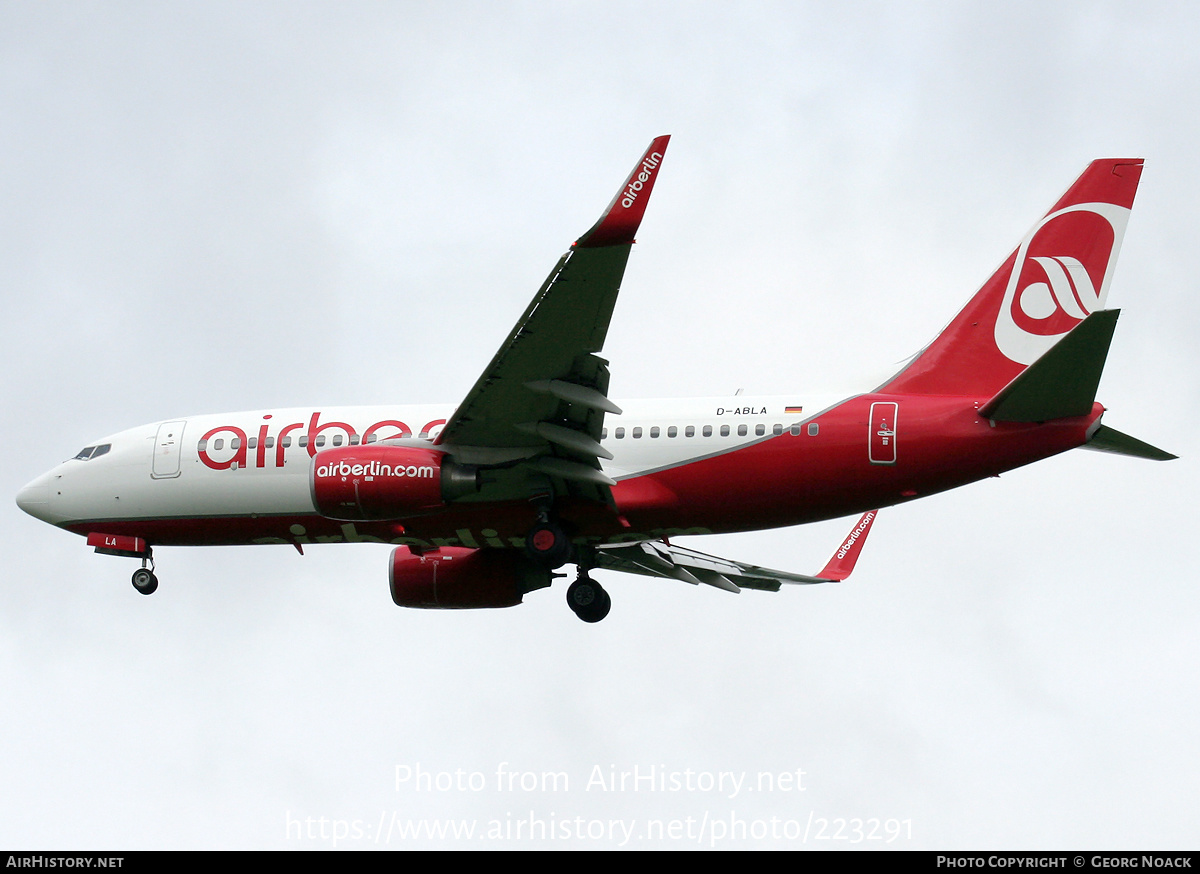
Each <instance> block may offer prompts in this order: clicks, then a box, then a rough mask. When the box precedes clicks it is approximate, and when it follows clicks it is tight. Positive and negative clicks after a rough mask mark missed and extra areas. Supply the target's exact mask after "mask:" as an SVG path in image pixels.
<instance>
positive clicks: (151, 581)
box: [130, 548, 158, 595]
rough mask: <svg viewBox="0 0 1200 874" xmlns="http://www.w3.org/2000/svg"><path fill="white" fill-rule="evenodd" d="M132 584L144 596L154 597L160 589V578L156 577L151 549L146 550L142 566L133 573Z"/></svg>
mask: <svg viewBox="0 0 1200 874" xmlns="http://www.w3.org/2000/svg"><path fill="white" fill-rule="evenodd" d="M147 565H149V567H147ZM130 582H132V583H133V587H134V588H135V589H137V590H138V591H139V592H141V593H142V594H143V595H153V594H154V593H155V591H156V590H157V589H158V577H156V576H155V575H154V557H153V555H151V554H150V550H149V548H147V550H146V555H145V557H144V558H142V566H141V567H140V568H138V569H137V570H135V571H134V572H133V579H132V580H131V581H130Z"/></svg>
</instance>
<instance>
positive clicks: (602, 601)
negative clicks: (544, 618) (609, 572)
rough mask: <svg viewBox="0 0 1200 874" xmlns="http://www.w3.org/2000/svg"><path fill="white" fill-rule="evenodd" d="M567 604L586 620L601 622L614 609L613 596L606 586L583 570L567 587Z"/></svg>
mask: <svg viewBox="0 0 1200 874" xmlns="http://www.w3.org/2000/svg"><path fill="white" fill-rule="evenodd" d="M567 606H568V607H570V608H571V610H572V611H573V612H574V613H575V615H576V616H578V617H579V618H580V619H582V620H583V621H584V622H599V621H600V620H601V619H603V618H604V617H605V616H607V615H608V611H609V610H611V609H612V598H610V597H609V596H608V592H606V591H604V588H603V587H602V586H601V585H600V584H599V583H597V582H596V581H595V580H593V579H592V578H591V577H589V576H588V575H587V571H585V570H581V571H580V572H579V577H578V578H577V579H576V580H575V582H573V583H571V585H570V586H568V587H567Z"/></svg>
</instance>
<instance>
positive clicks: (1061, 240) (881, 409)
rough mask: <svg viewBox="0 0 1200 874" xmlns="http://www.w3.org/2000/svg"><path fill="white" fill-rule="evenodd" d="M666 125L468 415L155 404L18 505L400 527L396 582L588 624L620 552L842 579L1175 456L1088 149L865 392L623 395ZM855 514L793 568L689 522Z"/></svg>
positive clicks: (327, 527)
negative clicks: (1165, 445) (1126, 405)
mask: <svg viewBox="0 0 1200 874" xmlns="http://www.w3.org/2000/svg"><path fill="white" fill-rule="evenodd" d="M668 141H669V137H668V136H661V137H658V138H656V139H654V140H653V141H652V142H651V144H650V146H649V148H648V149H647V150H646V151H645V153H644V154H643V155H642V157H641V159H640V160H639V161H638V162H637V164H636V165H635V166H634V169H633V172H632V173H631V174H630V175H629V176H628V177H627V178H626V180H625V182H624V184H623V185H622V186H621V187H620V188H619V189H618V191H617V194H616V196H615V197H614V198H613V200H612V202H611V203H610V204H609V206H608V208H607V209H606V210H605V211H604V213H603V214H602V215H601V217H600V219H599V220H598V221H597V222H596V223H595V224H594V225H593V226H592V227H591V228H590V229H589V230H588V231H587V232H586V233H584V234H583V235H582V236H581V237H579V239H578V240H576V241H575V243H574V244H572V246H571V247H570V249H569V250H568V251H567V252H566V254H564V255H563V256H562V258H561V259H560V260H559V261H558V263H557V264H556V265H555V266H554V268H553V270H551V271H550V275H549V277H548V278H547V279H546V281H545V282H544V283H543V284H542V286H541V288H540V289H539V290H538V292H537V294H536V295H535V296H534V298H533V300H532V302H531V303H530V304H529V306H528V308H527V309H526V310H525V312H524V314H523V315H522V316H521V318H520V319H519V320H518V321H517V323H516V326H515V327H514V328H513V329H512V331H511V332H510V333H509V335H508V337H507V339H505V341H504V342H503V344H501V346H500V349H499V351H497V353H496V355H495V357H494V358H493V359H492V361H491V363H490V364H489V365H488V366H487V368H486V369H485V370H484V372H483V373H482V374H481V375H480V376H479V379H478V380H477V381H476V383H475V385H474V386H473V387H472V388H471V389H470V391H468V392H467V394H466V396H465V398H464V399H463V400H462V402H461V403H460V404H459V405H458V406H457V407H451V406H434V405H429V406H380V407H351V408H329V407H304V408H299V409H269V410H258V411H253V412H243V413H222V414H218V415H207V416H194V417H187V418H176V419H168V420H163V421H160V422H154V423H152V424H149V425H144V426H142V427H139V428H133V429H131V430H128V431H123V432H121V433H119V434H115V435H112V436H110V437H105V438H103V439H101V440H96V441H93V442H92V443H90V444H88V445H87V446H86V447H84V448H83V449H82V450H81V451H80V452H79V453H77V454H76V455H75V456H74V457H73V458H71V459H69V460H67V461H65V462H63V463H62V464H60V465H58V466H57V467H55V468H53V469H52V470H50V471H48V472H47V473H45V474H43V475H41V476H39V477H37V478H36V479H34V480H33V481H32V482H30V483H29V484H28V485H27V486H25V487H24V488H23V489H22V490H21V491H20V493H19V494H18V495H17V504H18V505H19V506H20V507H21V509H23V510H24V511H25V512H27V513H29V514H31V515H33V516H35V517H36V518H38V519H41V520H43V521H46V522H49V523H51V524H53V525H56V526H58V527H60V528H63V529H65V530H67V531H70V532H73V533H75V534H78V535H82V536H84V537H86V541H87V544H88V545H89V546H91V547H93V548H94V549H95V551H96V552H98V553H101V554H105V555H117V556H125V557H131V558H135V559H141V567H140V568H138V569H137V570H136V571H135V572H134V574H133V579H132V582H133V585H134V588H135V589H137V591H139V592H141V593H143V594H150V593H152V592H154V591H155V590H156V589H157V587H158V578H157V576H156V575H155V572H154V570H155V566H154V549H155V548H156V547H163V546H212V545H233V544H281V545H290V546H292V547H294V548H295V549H296V550H297V551H298V552H299V553H300V554H301V555H303V554H304V548H305V547H306V546H309V545H312V544H321V543H357V542H371V543H389V544H392V545H393V546H394V549H393V550H392V553H391V558H390V560H389V565H388V577H389V587H390V590H391V596H392V600H393V601H394V602H395V603H396V604H397V605H399V606H404V607H424V608H440V609H462V608H486V607H508V606H513V605H515V604H519V603H521V602H522V600H523V598H524V596H525V595H527V594H529V593H530V592H533V591H536V590H539V589H543V588H546V587H548V586H550V585H551V583H552V581H553V580H554V579H555V578H556V577H558V576H563V575H562V574H557V573H555V572H556V571H557V569H558V568H561V567H563V566H564V565H566V564H569V563H570V564H575V565H576V566H577V569H578V575H577V577H576V579H575V580H574V582H573V583H571V584H570V585H569V586H568V588H567V602H568V605H569V606H570V608H571V609H572V611H573V612H574V613H575V614H576V615H577V616H578V617H579V618H580V619H582V620H584V621H585V622H598V621H600V620H602V619H603V618H604V617H605V616H606V615H608V612H609V610H610V608H611V604H612V601H611V598H610V597H609V595H608V593H607V592H606V591H605V590H604V588H603V587H602V586H601V585H600V584H599V583H597V582H595V581H594V580H593V579H592V577H591V572H592V571H593V570H597V569H599V570H611V571H621V572H626V573H634V574H641V575H646V576H651V577H660V578H667V579H676V580H681V581H683V582H687V583H691V584H693V585H697V584H706V585H710V586H715V587H717V588H721V589H725V590H727V591H729V592H735V593H736V592H740V591H741V590H742V589H746V588H750V589H760V590H770V591H778V590H779V589H780V588H781V586H782V585H783V584H812V583H824V582H835V581H840V580H844V579H845V578H846V577H847V576H848V575H849V573H850V571H851V570H852V569H853V567H854V564H855V561H856V560H857V558H858V555H859V553H860V551H861V549H862V546H863V543H864V542H865V540H866V537H867V533H868V532H869V530H870V528H871V525H872V524H873V522H874V520H875V518H876V512H877V509H878V508H879V507H883V506H893V505H897V504H903V503H906V502H908V501H912V500H916V499H918V498H922V497H925V496H926V495H931V494H935V493H937V492H942V491H945V490H947V489H952V488H957V487H958V486H962V485H966V484H967V483H971V482H974V481H976V480H979V479H983V478H985V477H990V476H995V475H998V474H1000V473H1003V472H1004V471H1008V470H1011V469H1013V468H1016V467H1020V466H1022V465H1026V464H1030V463H1031V462H1034V461H1038V460H1040V459H1043V458H1047V457H1049V456H1052V455H1056V454H1058V453H1061V452H1065V451H1066V450H1068V449H1072V448H1076V447H1085V448H1089V449H1095V450H1102V451H1107V452H1114V453H1120V454H1124V455H1131V456H1136V457H1141V458H1148V459H1155V460H1167V459H1171V458H1174V457H1175V456H1174V455H1171V454H1170V453H1167V452H1164V451H1163V450H1161V449H1157V448H1156V447H1153V446H1151V445H1149V444H1147V443H1144V442H1142V441H1140V440H1137V439H1135V438H1133V437H1130V436H1128V435H1126V434H1123V433H1121V432H1119V431H1117V430H1115V429H1113V428H1111V427H1109V426H1108V425H1104V424H1101V419H1102V417H1103V415H1104V412H1105V408H1104V407H1103V406H1102V405H1101V404H1099V403H1097V402H1096V400H1095V398H1096V391H1097V387H1098V384H1099V381H1100V376H1101V372H1102V370H1103V367H1104V362H1105V359H1106V357H1107V354H1108V349H1109V344H1110V342H1111V340H1112V336H1113V330H1114V328H1115V325H1116V320H1117V315H1118V312H1119V311H1118V310H1109V309H1105V308H1104V306H1105V302H1106V299H1107V296H1108V291H1109V285H1110V283H1111V281H1112V277H1113V269H1114V266H1115V263H1116V260H1117V255H1118V252H1119V249H1120V245H1121V241H1122V239H1123V236H1124V232H1125V227H1126V223H1127V221H1128V217H1129V213H1130V210H1131V208H1132V206H1133V199H1134V195H1135V193H1136V190H1137V186H1138V182H1139V180H1140V177H1141V170H1142V161H1141V160H1140V159H1105V160H1097V161H1094V162H1092V163H1091V164H1090V165H1088V167H1087V168H1086V169H1085V170H1084V172H1083V174H1082V175H1081V176H1080V177H1079V178H1078V179H1077V180H1076V181H1075V183H1074V184H1073V185H1072V186H1071V187H1070V188H1069V189H1068V190H1067V191H1066V193H1065V194H1063V195H1062V197H1061V198H1059V200H1058V201H1057V202H1055V204H1054V205H1053V206H1052V207H1051V209H1050V210H1049V211H1048V212H1047V213H1046V214H1045V215H1044V216H1043V217H1042V218H1041V219H1040V220H1039V221H1038V222H1037V223H1036V224H1035V225H1034V226H1033V228H1032V229H1031V230H1030V231H1029V233H1028V234H1026V236H1025V237H1024V238H1023V239H1022V240H1021V241H1020V243H1019V244H1018V245H1017V247H1016V248H1015V249H1014V250H1013V251H1012V252H1011V253H1010V254H1009V256H1008V258H1007V259H1006V260H1005V261H1004V263H1003V264H1002V265H1001V266H1000V268H999V269H998V270H997V271H996V272H995V274H993V275H992V277H991V278H990V279H989V280H988V281H987V282H986V283H984V285H983V286H982V287H981V288H980V289H979V291H978V292H976V293H975V295H974V296H972V297H971V298H970V300H969V301H968V302H967V304H966V306H965V307H964V308H963V309H962V310H961V311H960V312H959V313H958V314H957V315H956V316H955V317H954V318H953V319H952V320H951V321H950V322H949V324H948V325H947V326H946V327H945V329H944V330H942V332H941V333H939V334H938V335H937V337H936V338H935V339H934V340H933V341H932V342H931V343H930V344H929V345H928V346H926V347H925V348H924V349H922V350H921V351H919V352H918V353H917V354H916V355H914V356H913V357H912V358H911V359H910V360H909V361H907V362H906V363H905V364H904V365H903V366H902V367H901V368H900V370H899V371H898V372H897V373H896V374H895V375H894V376H892V377H891V378H890V379H888V380H887V381H886V382H884V383H883V384H882V385H879V386H878V387H875V388H873V389H869V390H867V391H864V392H863V393H861V394H856V395H853V396H850V397H845V396H836V395H827V396H822V395H815V394H809V393H807V392H804V393H797V394H795V395H787V396H782V397H743V396H741V395H738V396H735V397H712V398H700V399H692V400H666V401H649V400H646V401H630V402H622V403H621V404H620V405H618V404H617V403H614V402H613V400H611V399H610V398H609V396H608V385H609V368H608V362H607V361H606V360H605V359H603V358H602V357H600V354H599V353H600V352H601V351H602V349H603V346H604V341H605V338H606V334H607V331H608V326H609V320H610V318H611V316H612V312H613V308H614V305H615V303H616V299H617V294H618V291H619V288H620V285H621V280H622V278H623V275H624V271H625V267H626V262H627V259H628V257H629V253H630V249H631V247H632V244H633V243H634V237H635V234H636V232H637V230H638V228H639V227H640V225H641V222H642V219H643V216H644V215H645V211H646V205H647V202H648V201H649V198H650V195H651V192H652V191H653V188H654V184H655V182H656V181H657V179H658V176H659V173H660V171H661V169H662V162H663V156H664V154H665V152H666V149H667V143H668ZM853 514H862V515H861V516H860V517H859V518H858V521H857V522H856V523H855V525H854V527H853V528H852V529H851V532H850V534H849V535H848V536H847V538H846V539H845V540H844V541H843V542H842V544H841V545H840V546H839V548H838V550H837V551H836V552H835V554H834V556H833V558H831V559H830V561H829V563H828V564H827V565H826V566H825V568H824V569H823V570H822V571H821V572H819V573H817V574H815V575H811V576H809V575H804V574H794V573H789V572H786V571H779V570H773V569H770V568H764V567H759V566H757V565H753V564H748V563H744V562H738V561H731V560H727V559H722V558H718V557H716V556H711V555H706V554H704V553H701V552H697V551H695V550H691V549H688V548H685V547H682V546H680V545H678V544H677V543H676V542H674V541H676V540H677V539H678V538H682V537H686V536H689V535H701V534H715V533H727V532H738V531H751V530H758V529H772V528H781V527H785V526H793V525H799V524H802V523H807V522H813V521H817V520H825V519H834V518H839V517H843V516H850V515H853Z"/></svg>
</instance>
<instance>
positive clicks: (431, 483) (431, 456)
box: [309, 445, 479, 522]
mask: <svg viewBox="0 0 1200 874" xmlns="http://www.w3.org/2000/svg"><path fill="white" fill-rule="evenodd" d="M309 489H310V491H311V492H312V499H313V506H315V507H316V509H317V512H318V513H320V514H321V515H322V516H325V517H327V518H330V519H342V520H345V521H348V522H368V521H383V520H388V519H400V518H403V517H404V516H412V515H416V514H420V513H428V512H430V511H432V510H437V509H440V508H441V507H444V506H445V505H446V504H447V503H448V502H449V501H452V500H454V499H455V498H461V497H463V496H465V495H469V494H473V493H474V492H476V491H478V490H479V473H478V471H477V470H476V469H475V468H473V467H468V466H466V465H462V464H458V463H457V462H455V461H454V460H453V459H451V458H449V457H448V456H447V455H446V454H445V453H444V452H439V451H438V450H436V449H432V448H429V449H426V448H424V447H414V446H387V445H371V446H343V447H339V448H336V449H326V450H323V451H322V452H318V453H317V454H316V455H315V456H314V457H313V460H312V469H311V471H310V473H309Z"/></svg>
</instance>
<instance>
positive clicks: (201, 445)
mask: <svg viewBox="0 0 1200 874" xmlns="http://www.w3.org/2000/svg"><path fill="white" fill-rule="evenodd" d="M207 448H208V441H207V440H201V441H200V442H199V443H197V444H196V451H197V452H203V451H204V450H205V449H207Z"/></svg>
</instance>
